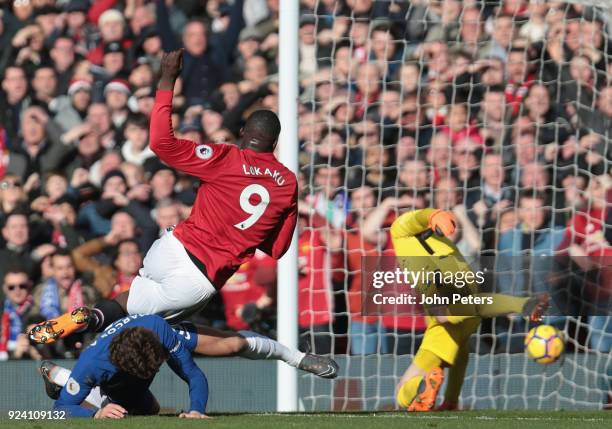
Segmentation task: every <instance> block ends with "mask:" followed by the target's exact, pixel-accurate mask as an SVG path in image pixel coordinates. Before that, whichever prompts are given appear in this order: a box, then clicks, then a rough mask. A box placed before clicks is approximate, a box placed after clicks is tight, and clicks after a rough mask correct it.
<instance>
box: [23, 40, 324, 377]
mask: <svg viewBox="0 0 612 429" xmlns="http://www.w3.org/2000/svg"><path fill="white" fill-rule="evenodd" d="M182 58H183V52H182V50H179V51H174V52H170V53H167V54H164V56H163V58H162V64H161V77H160V80H159V84H158V88H157V94H156V97H155V105H154V107H153V111H152V113H151V126H150V134H149V135H150V147H151V150H153V152H155V154H156V155H157V156H158V157H159V158H160V159H161V160H162V161H164V162H165V163H167V164H168V165H170V166H171V167H173V168H175V169H177V170H179V171H182V172H184V173H187V174H189V175H191V176H194V177H196V178H198V179H199V180H200V182H201V184H200V187H199V189H198V192H197V197H196V200H195V204H194V207H193V209H192V210H191V214H190V215H189V217H188V218H187V219H186V220H184V221H182V222H181V223H179V224H178V225H177V226H176V227H175V228H168V230H167V231H166V232H165V234H163V235H162V237H160V238H159V239H158V240H157V241H156V242H155V243H154V244H153V246H152V247H151V249H149V251H148V253H147V255H146V257H145V259H144V261H143V267H142V268H141V269H140V273H139V275H138V276H137V277H136V278H135V279H134V280H133V282H132V286H131V288H130V290H129V291H127V292H125V293H123V294H121V295H119V296H118V297H116V298H115V300H113V301H110V300H103V301H101V302H99V303H98V304H97V305H96V307H95V308H93V309H88V308H84V307H81V308H79V309H76V310H74V311H73V312H72V313H67V314H65V315H62V316H60V317H59V318H57V319H54V320H50V321H47V322H44V323H42V324H40V325H38V326H37V327H35V328H34V329H33V330H32V331H31V332H30V338H31V339H32V340H33V341H35V342H39V343H45V342H46V343H50V342H52V341H54V340H56V339H57V338H62V337H65V336H67V335H70V334H71V333H73V332H78V331H83V330H87V329H89V330H95V331H100V330H103V329H104V328H105V327H106V326H108V325H110V324H111V323H112V322H114V321H115V320H117V319H120V318H122V317H125V316H126V315H128V314H160V315H163V316H164V317H165V318H166V319H167V320H168V321H170V322H174V321H178V320H182V319H184V318H186V317H188V316H189V315H191V314H193V313H194V312H196V311H198V310H200V309H202V308H203V307H204V306H205V305H206V303H207V302H208V301H209V300H210V299H211V298H212V296H213V295H214V294H215V293H216V292H217V290H218V289H220V288H221V287H222V286H223V285H224V284H225V282H226V280H228V279H229V278H230V277H231V276H232V274H233V273H234V272H235V271H236V270H238V268H239V267H240V265H241V264H242V263H244V262H245V261H247V260H249V259H250V258H252V257H253V255H254V253H255V251H256V249H260V250H261V251H263V252H265V253H266V254H268V255H270V256H272V257H273V258H275V259H279V258H280V257H281V256H283V254H284V253H285V252H286V251H287V249H288V248H289V245H290V243H291V237H292V235H293V231H294V230H295V225H296V220H297V178H296V177H295V174H293V173H292V172H291V171H290V170H289V169H287V168H286V167H285V166H284V165H282V164H281V163H280V162H279V161H278V160H277V159H276V157H275V156H274V149H275V147H276V144H277V142H278V136H279V134H280V122H279V120H278V117H277V116H276V114H275V113H274V112H272V111H269V110H258V111H256V112H254V113H253V114H251V116H249V118H248V119H247V121H246V124H245V126H244V128H243V130H242V144H241V147H238V146H235V145H225V144H221V145H216V144H197V143H194V142H192V141H189V140H179V139H176V138H175V137H174V133H173V129H172V120H171V114H172V98H173V90H174V83H175V81H176V78H177V77H178V75H179V73H180V71H181V68H182ZM323 370H324V371H328V370H329V368H323Z"/></svg>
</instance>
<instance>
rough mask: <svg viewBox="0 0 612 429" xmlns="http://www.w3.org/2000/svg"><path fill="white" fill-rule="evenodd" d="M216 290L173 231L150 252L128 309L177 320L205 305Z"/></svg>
mask: <svg viewBox="0 0 612 429" xmlns="http://www.w3.org/2000/svg"><path fill="white" fill-rule="evenodd" d="M216 293H217V290H216V289H215V287H214V286H213V285H212V283H211V282H210V280H208V279H207V278H206V276H205V275H204V274H203V273H202V272H201V271H200V270H199V269H198V267H196V266H195V264H194V263H193V262H192V261H191V259H190V258H189V255H188V254H187V251H186V250H185V248H184V247H183V244H182V243H181V242H180V241H179V240H178V239H177V238H176V237H175V236H174V233H173V232H172V230H170V231H165V232H164V234H163V235H162V236H161V237H160V238H158V239H157V240H156V241H155V242H154V243H153V245H152V246H151V248H150V249H149V251H148V252H147V254H146V256H145V258H144V261H143V266H142V268H141V269H140V271H139V273H138V276H136V278H135V279H134V280H133V281H132V286H131V288H130V294H129V297H128V302H127V310H128V313H129V314H159V315H160V316H162V317H164V318H165V319H166V320H168V321H169V322H177V321H180V320H183V319H185V318H187V317H189V316H190V315H192V314H193V313H195V312H197V311H199V310H200V309H202V308H203V307H205V306H206V304H207V303H208V301H209V300H210V299H211V298H212V297H213V296H214V295H215V294H216Z"/></svg>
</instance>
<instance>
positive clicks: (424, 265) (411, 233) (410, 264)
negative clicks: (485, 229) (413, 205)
mask: <svg viewBox="0 0 612 429" xmlns="http://www.w3.org/2000/svg"><path fill="white" fill-rule="evenodd" d="M456 225H457V221H456V220H455V217H454V215H453V214H452V213H451V212H447V211H443V210H436V209H423V210H415V211H411V212H408V213H405V214H403V215H402V216H400V217H399V218H397V219H396V220H395V222H393V224H392V225H391V237H392V240H393V247H394V249H395V253H396V256H397V257H398V260H399V261H400V264H401V265H404V268H408V269H410V270H412V271H419V270H421V271H429V272H435V271H440V272H445V273H448V272H453V273H458V272H460V271H464V272H467V271H472V270H471V268H470V266H469V264H468V263H467V262H466V261H465V259H464V258H463V255H461V253H460V252H459V250H458V249H457V247H456V246H455V245H454V244H453V242H452V241H451V240H450V239H449V238H448V237H449V236H450V235H452V234H453V233H454V232H455V228H456ZM443 286H444V285H440V284H437V285H433V286H432V285H431V284H425V283H421V284H417V285H415V287H416V290H417V291H418V292H419V293H420V294H424V295H429V296H432V295H434V294H441V295H444V294H445V292H446V293H448V286H449V285H446V286H447V290H446V291H443V290H444V287H443ZM450 287H451V288H452V285H450ZM452 289H453V292H454V293H460V294H461V295H462V296H465V297H466V298H467V296H468V295H469V296H471V297H473V298H475V297H477V298H478V299H470V300H469V301H470V303H469V304H461V303H459V304H456V305H455V304H451V305H428V306H425V307H424V309H425V312H426V315H427V329H426V331H425V335H424V337H423V342H422V344H421V346H420V347H419V350H418V351H417V353H416V355H415V357H414V360H413V362H412V363H411V365H410V366H409V367H408V369H407V370H406V372H405V373H404V375H403V376H402V378H401V380H400V382H399V384H398V386H397V396H396V399H397V403H398V405H399V406H401V407H402V408H407V409H408V411H430V410H431V409H432V408H433V407H434V405H435V403H436V398H437V395H438V391H439V390H440V387H441V386H442V383H443V381H444V369H443V368H445V367H448V368H449V372H448V378H449V380H448V384H447V386H446V391H445V395H444V402H443V403H442V405H441V406H440V408H438V409H439V410H453V409H456V408H457V404H458V400H459V393H460V392H461V386H462V385H463V379H464V376H465V370H466V367H467V363H468V358H469V348H468V340H469V338H470V336H471V335H472V333H474V332H475V331H476V330H477V329H478V326H479V325H480V321H481V318H483V317H495V316H500V315H506V314H512V313H519V314H524V315H527V316H529V317H530V318H531V319H532V320H539V319H540V318H541V317H542V314H543V313H544V312H545V311H546V309H547V308H548V300H549V297H548V295H546V294H543V295H539V296H537V297H533V298H525V297H514V296H510V295H502V294H492V293H480V292H479V291H478V287H477V285H476V283H475V282H471V283H468V284H467V285H465V286H464V287H461V288H458V287H455V288H452ZM467 301H468V299H466V300H465V301H464V302H467ZM483 301H486V302H488V303H487V304H478V302H483ZM472 302H477V303H475V304H474V303H472Z"/></svg>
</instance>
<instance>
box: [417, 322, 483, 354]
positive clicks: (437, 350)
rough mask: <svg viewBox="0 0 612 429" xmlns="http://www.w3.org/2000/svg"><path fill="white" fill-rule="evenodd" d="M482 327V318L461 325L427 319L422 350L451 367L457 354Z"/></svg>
mask: <svg viewBox="0 0 612 429" xmlns="http://www.w3.org/2000/svg"><path fill="white" fill-rule="evenodd" d="M479 325H480V317H472V318H469V319H467V320H465V321H463V322H461V323H458V324H456V325H453V324H451V323H439V322H438V321H437V320H436V319H435V318H433V317H431V316H428V317H427V329H426V330H425V335H424V336H423V342H422V343H421V348H422V349H423V350H428V351H430V352H431V353H433V354H435V355H436V356H438V357H439V358H440V359H442V360H443V361H444V362H446V363H447V364H449V365H453V364H454V363H455V359H456V358H457V353H458V352H459V348H460V347H461V346H462V345H465V344H467V342H468V340H469V338H470V336H471V335H472V334H473V333H474V332H476V330H477V329H478V326H479Z"/></svg>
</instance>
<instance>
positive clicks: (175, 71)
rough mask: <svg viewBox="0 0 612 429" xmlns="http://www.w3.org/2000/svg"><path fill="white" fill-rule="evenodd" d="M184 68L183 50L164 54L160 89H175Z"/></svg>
mask: <svg viewBox="0 0 612 429" xmlns="http://www.w3.org/2000/svg"><path fill="white" fill-rule="evenodd" d="M182 68H183V49H182V48H181V49H178V50H176V51H172V52H164V54H163V55H162V59H161V77H160V79H159V86H158V87H159V89H173V88H174V81H175V80H176V78H177V77H178V76H179V74H180V73H181V69H182Z"/></svg>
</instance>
